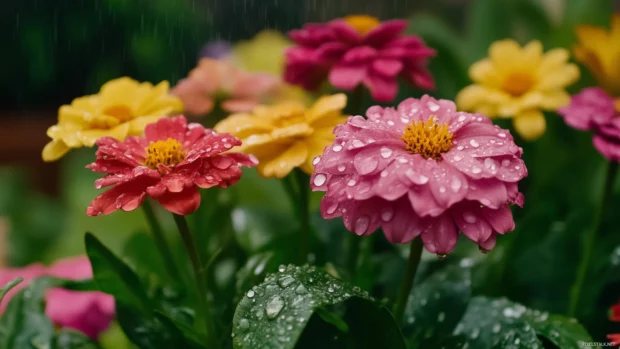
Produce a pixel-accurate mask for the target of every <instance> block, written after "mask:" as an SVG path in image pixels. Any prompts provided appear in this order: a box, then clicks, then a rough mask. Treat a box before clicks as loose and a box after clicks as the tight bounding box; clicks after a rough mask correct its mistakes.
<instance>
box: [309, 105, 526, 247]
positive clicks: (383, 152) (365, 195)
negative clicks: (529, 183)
mask: <svg viewBox="0 0 620 349" xmlns="http://www.w3.org/2000/svg"><path fill="white" fill-rule="evenodd" d="M367 115H368V120H366V119H364V118H363V117H361V116H354V117H350V118H349V119H348V120H347V122H346V123H345V124H344V125H340V126H337V127H336V128H335V130H334V133H335V134H336V141H335V143H334V145H333V146H331V147H327V148H325V151H324V152H323V156H322V157H321V158H317V159H315V163H316V166H315V172H314V174H313V176H312V178H311V185H312V187H313V189H314V190H315V191H325V192H326V195H325V196H324V197H323V199H322V201H321V211H322V214H323V217H325V218H334V217H338V216H342V217H343V220H344V224H345V226H346V227H347V229H349V230H350V231H353V232H355V233H356V234H358V235H367V234H371V233H373V232H374V231H375V230H377V228H379V227H381V228H383V232H384V234H385V236H386V237H387V239H388V240H389V241H390V242H393V243H407V242H409V241H411V240H412V239H414V238H415V237H417V236H418V235H421V238H422V241H423V242H424V245H425V247H426V249H427V250H428V251H430V252H432V253H437V254H439V255H444V254H447V253H449V252H450V251H452V249H453V248H454V246H455V245H456V241H457V238H458V231H459V230H460V231H462V232H463V233H464V234H465V235H466V236H467V237H469V238H470V239H471V240H473V241H474V242H475V243H477V244H478V245H479V246H480V248H481V249H483V250H490V249H492V248H493V246H494V245H495V239H496V236H497V234H504V233H505V232H508V231H511V230H512V229H514V221H513V218H512V212H511V211H510V207H509V205H510V204H517V205H519V206H522V204H523V195H522V194H521V193H520V192H519V190H518V188H517V183H518V182H519V181H520V180H521V179H523V178H524V177H525V176H526V175H527V169H526V168H525V164H524V163H523V161H522V160H521V153H522V149H521V148H519V147H517V146H516V145H515V143H514V141H513V139H512V136H511V135H510V133H509V132H508V131H505V130H503V129H501V128H499V127H498V126H495V125H493V124H492V123H491V121H490V120H489V119H488V118H487V117H485V116H483V115H481V114H470V113H464V112H456V107H455V105H454V103H452V102H451V101H447V100H436V99H434V98H431V97H429V96H424V97H422V99H413V98H410V99H408V100H405V101H404V102H402V103H401V104H400V105H399V106H398V108H397V109H394V108H385V109H383V108H381V107H378V106H375V107H372V108H370V109H368V111H367Z"/></svg>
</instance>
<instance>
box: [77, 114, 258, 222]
mask: <svg viewBox="0 0 620 349" xmlns="http://www.w3.org/2000/svg"><path fill="white" fill-rule="evenodd" d="M97 145H98V146H99V149H98V150H97V153H96V155H97V160H96V161H95V162H94V163H92V164H90V165H88V166H86V167H87V168H90V169H92V170H93V171H95V172H100V173H105V174H106V176H105V177H103V178H100V179H98V180H97V181H96V182H95V187H96V188H102V187H107V186H113V187H112V188H111V189H109V190H108V191H106V192H105V193H103V194H101V195H99V196H98V197H97V198H95V200H93V202H92V203H91V204H90V206H89V207H88V210H87V211H86V214H88V215H89V216H97V215H100V214H109V213H112V212H114V211H116V210H118V209H121V210H123V211H131V210H134V209H135V208H137V207H138V206H140V204H141V203H142V201H144V199H145V198H146V196H147V195H148V196H151V197H152V198H153V199H155V200H157V201H158V202H159V203H160V204H161V205H162V206H163V207H164V208H165V209H166V210H168V211H170V212H172V213H176V214H180V215H188V214H191V213H193V212H194V211H196V209H197V208H198V206H199V205H200V194H199V192H198V190H197V188H196V187H200V188H211V187H215V186H217V187H221V188H224V187H227V186H229V185H231V184H234V183H236V182H237V181H238V180H239V178H240V177H241V169H240V168H239V167H241V166H248V167H249V166H255V165H256V164H257V163H258V161H257V160H256V158H254V157H253V156H251V155H245V154H240V153H230V152H227V151H228V150H229V149H231V148H232V147H234V146H238V145H241V141H240V140H239V139H237V138H235V137H233V136H231V135H230V134H228V133H216V132H214V131H213V130H210V129H206V128H204V127H203V126H201V125H200V124H196V123H191V124H187V120H186V119H185V117H184V116H177V117H174V118H164V119H161V120H159V121H157V122H156V123H154V124H150V125H148V126H147V127H146V129H145V135H144V137H128V138H127V139H126V140H125V141H124V142H119V141H117V140H115V139H113V138H110V137H104V138H101V139H99V140H98V141H97ZM224 152H226V153H224Z"/></svg>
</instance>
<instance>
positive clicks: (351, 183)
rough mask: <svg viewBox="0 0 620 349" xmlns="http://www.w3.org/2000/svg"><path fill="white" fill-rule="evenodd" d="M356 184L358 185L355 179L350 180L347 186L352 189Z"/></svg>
mask: <svg viewBox="0 0 620 349" xmlns="http://www.w3.org/2000/svg"><path fill="white" fill-rule="evenodd" d="M356 183H357V182H356V181H355V179H349V181H348V182H347V185H348V186H349V187H352V186H354V185H355V184H356Z"/></svg>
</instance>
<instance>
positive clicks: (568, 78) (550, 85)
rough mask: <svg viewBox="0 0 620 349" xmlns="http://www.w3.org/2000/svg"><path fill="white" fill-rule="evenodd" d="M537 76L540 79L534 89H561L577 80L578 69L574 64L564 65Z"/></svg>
mask: <svg viewBox="0 0 620 349" xmlns="http://www.w3.org/2000/svg"><path fill="white" fill-rule="evenodd" d="M539 75H540V78H539V80H538V84H537V85H536V87H535V88H536V89H539V90H551V89H563V88H566V87H568V86H569V85H571V84H573V83H575V82H576V81H577V80H578V79H579V67H577V65H575V64H564V65H563V66H560V67H557V68H555V69H549V70H547V71H546V72H545V73H541V74H539Z"/></svg>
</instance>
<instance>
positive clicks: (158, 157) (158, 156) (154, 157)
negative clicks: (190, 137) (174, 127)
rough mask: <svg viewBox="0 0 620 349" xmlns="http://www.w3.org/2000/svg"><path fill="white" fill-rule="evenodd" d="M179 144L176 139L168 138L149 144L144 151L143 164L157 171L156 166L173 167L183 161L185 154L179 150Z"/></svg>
mask: <svg viewBox="0 0 620 349" xmlns="http://www.w3.org/2000/svg"><path fill="white" fill-rule="evenodd" d="M181 146H182V145H181V143H179V141H177V140H176V139H172V138H168V139H166V140H165V141H157V142H153V143H151V144H149V147H148V148H147V149H146V159H145V160H144V164H145V165H146V166H147V167H149V168H152V169H154V170H157V165H159V164H162V165H166V166H174V165H177V164H179V163H180V162H181V161H183V160H184V159H185V152H184V151H182V150H181Z"/></svg>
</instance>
